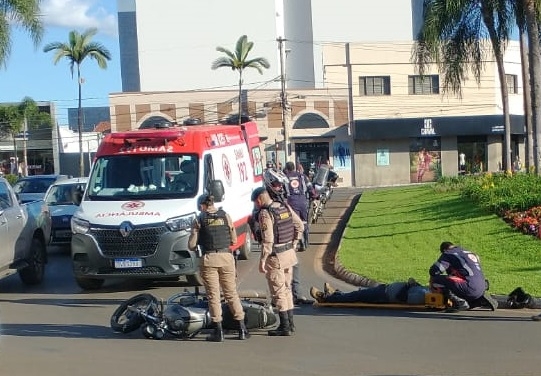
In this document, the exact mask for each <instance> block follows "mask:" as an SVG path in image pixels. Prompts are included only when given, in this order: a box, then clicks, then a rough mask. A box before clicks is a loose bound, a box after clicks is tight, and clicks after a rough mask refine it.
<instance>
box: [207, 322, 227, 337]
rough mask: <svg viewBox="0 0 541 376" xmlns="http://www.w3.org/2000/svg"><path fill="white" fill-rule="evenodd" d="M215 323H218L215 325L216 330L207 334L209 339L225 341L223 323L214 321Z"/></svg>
mask: <svg viewBox="0 0 541 376" xmlns="http://www.w3.org/2000/svg"><path fill="white" fill-rule="evenodd" d="M214 325H216V326H215V327H214V331H213V332H212V334H210V335H208V336H207V341H211V342H223V341H224V330H223V328H222V323H221V322H216V323H214Z"/></svg>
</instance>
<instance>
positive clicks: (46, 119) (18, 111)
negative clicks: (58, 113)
mask: <svg viewBox="0 0 541 376" xmlns="http://www.w3.org/2000/svg"><path fill="white" fill-rule="evenodd" d="M25 118H26V122H27V126H28V129H35V128H38V127H40V126H43V125H47V126H50V125H51V121H52V120H51V115H50V114H49V113H47V112H42V111H40V110H39V107H38V105H37V104H36V102H35V101H34V100H33V99H32V98H30V97H24V98H23V100H22V101H21V102H20V103H18V104H11V105H2V106H0V124H1V130H0V138H4V137H6V136H8V135H9V136H15V135H17V134H19V133H21V132H22V131H23V129H24V120H25Z"/></svg>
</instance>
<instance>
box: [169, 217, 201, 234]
mask: <svg viewBox="0 0 541 376" xmlns="http://www.w3.org/2000/svg"><path fill="white" fill-rule="evenodd" d="M194 220H195V213H191V214H188V215H183V216H180V217H174V218H169V219H168V220H167V221H165V224H166V225H167V227H168V228H169V230H170V231H180V230H189V229H190V228H191V227H192V223H193V221H194Z"/></svg>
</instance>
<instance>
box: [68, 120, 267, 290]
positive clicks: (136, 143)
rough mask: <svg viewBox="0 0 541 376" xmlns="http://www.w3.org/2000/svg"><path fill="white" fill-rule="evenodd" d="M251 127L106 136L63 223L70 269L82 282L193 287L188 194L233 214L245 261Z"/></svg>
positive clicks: (193, 206) (254, 183)
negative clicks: (174, 282)
mask: <svg viewBox="0 0 541 376" xmlns="http://www.w3.org/2000/svg"><path fill="white" fill-rule="evenodd" d="M259 143H260V139H259V134H258V131H257V125H256V124H255V123H253V122H248V123H245V124H243V125H190V126H183V127H177V126H174V127H157V128H156V129H140V130H133V131H127V132H117V133H111V134H109V135H107V136H105V138H104V139H103V141H102V142H101V144H100V146H99V148H98V151H97V153H96V160H95V163H94V165H93V167H92V171H91V172H90V177H89V180H88V184H87V187H86V191H85V193H84V195H83V197H82V199H81V203H80V206H79V209H78V210H77V212H76V213H75V214H74V215H73V218H72V222H71V226H72V232H73V237H72V241H71V255H72V261H73V271H74V274H75V278H76V280H77V283H78V284H79V286H80V287H81V288H83V289H98V288H100V287H101V286H102V285H103V283H104V280H105V279H110V278H130V279H131V278H137V279H141V278H145V279H155V280H156V279H161V278H168V279H170V278H171V277H178V276H186V279H187V280H188V282H189V283H192V284H199V283H200V279H199V276H198V264H199V259H198V257H197V254H196V253H195V252H191V251H189V250H188V247H187V244H188V237H189V234H190V226H191V224H192V221H193V220H194V218H195V216H196V215H197V213H198V209H199V208H198V207H197V198H198V197H199V195H201V194H203V193H211V194H213V195H214V197H215V201H216V206H218V207H222V208H223V209H224V210H225V211H226V212H227V213H229V215H230V216H231V218H232V219H233V221H234V223H235V227H236V230H237V235H238V241H237V243H236V244H235V245H233V246H232V247H231V250H232V251H237V250H238V251H239V252H240V258H241V259H242V258H244V259H245V258H248V256H249V253H250V246H251V241H250V240H251V234H250V229H249V226H248V223H247V222H248V218H249V216H250V215H251V213H252V208H253V203H252V202H251V201H250V195H251V193H252V191H253V190H254V189H255V188H256V187H259V186H261V182H262V174H263V165H262V156H261V150H260V148H259Z"/></svg>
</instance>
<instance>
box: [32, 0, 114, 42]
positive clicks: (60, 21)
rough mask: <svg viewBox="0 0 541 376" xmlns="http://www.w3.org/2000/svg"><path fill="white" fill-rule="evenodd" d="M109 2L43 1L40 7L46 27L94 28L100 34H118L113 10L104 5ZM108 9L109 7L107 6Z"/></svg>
mask: <svg viewBox="0 0 541 376" xmlns="http://www.w3.org/2000/svg"><path fill="white" fill-rule="evenodd" d="M110 3H114V2H113V1H110V0H102V1H100V0H44V1H43V3H42V5H41V12H42V14H43V23H44V25H46V26H57V27H65V28H69V29H75V30H79V31H83V30H84V29H87V28H89V27H96V28H97V29H98V31H99V32H100V33H104V34H107V35H110V36H116V35H117V34H118V29H117V18H116V13H115V10H113V9H110V8H109V9H108V8H106V7H105V6H104V5H105V4H108V5H109V4H110ZM109 7H110V5H109Z"/></svg>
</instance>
